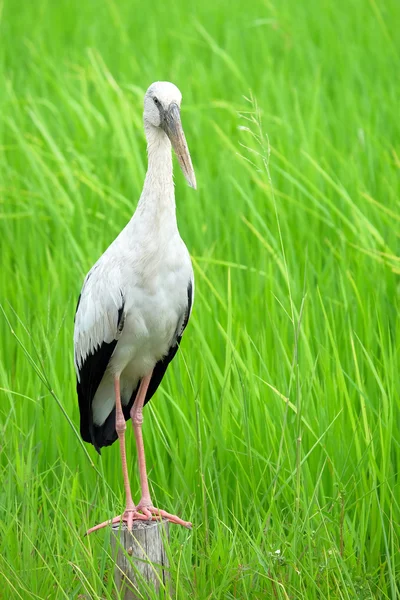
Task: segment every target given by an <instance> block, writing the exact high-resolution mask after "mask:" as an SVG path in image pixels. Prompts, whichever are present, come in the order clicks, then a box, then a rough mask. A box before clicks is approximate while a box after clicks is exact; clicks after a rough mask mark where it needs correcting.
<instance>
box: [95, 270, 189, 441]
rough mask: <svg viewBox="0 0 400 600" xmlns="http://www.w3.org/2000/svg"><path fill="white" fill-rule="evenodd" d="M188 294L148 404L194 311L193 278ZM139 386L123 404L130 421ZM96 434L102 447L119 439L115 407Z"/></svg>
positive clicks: (156, 371)
mask: <svg viewBox="0 0 400 600" xmlns="http://www.w3.org/2000/svg"><path fill="white" fill-rule="evenodd" d="M187 296H188V303H187V307H186V310H185V311H184V313H183V314H182V317H181V319H180V320H179V322H178V325H177V328H176V332H175V335H174V337H173V340H172V342H171V346H170V348H169V351H168V354H167V355H166V356H164V357H163V358H162V359H161V360H159V361H158V363H157V364H156V365H155V367H154V369H153V375H152V377H151V380H150V384H149V388H148V390H147V394H146V400H145V404H147V402H149V401H150V400H151V398H152V396H153V395H154V394H155V392H156V391H157V389H158V386H159V385H160V383H161V381H162V379H163V377H164V375H165V372H166V370H167V368H168V365H169V364H170V362H171V361H172V359H173V358H174V357H175V355H176V353H177V351H178V348H179V344H180V342H181V339H182V335H183V332H184V331H185V328H186V326H187V324H188V321H189V318H190V314H191V311H192V306H193V299H194V282H193V280H190V281H189V284H188V289H187ZM139 386H140V381H139V382H138V385H137V387H136V389H135V390H134V391H133V393H132V395H131V397H130V400H129V402H128V404H126V405H122V410H123V411H124V417H125V420H126V421H128V420H129V419H130V411H131V408H132V406H133V404H134V402H135V398H136V395H137V392H138V389H139ZM94 435H95V441H96V446H97V447H100V448H101V447H102V446H110V445H111V444H113V443H114V442H115V441H116V440H117V437H118V436H117V432H116V430H115V407H114V408H113V410H112V411H111V412H110V414H109V415H108V417H107V419H106V420H105V421H104V423H103V424H102V425H100V426H95V431H94Z"/></svg>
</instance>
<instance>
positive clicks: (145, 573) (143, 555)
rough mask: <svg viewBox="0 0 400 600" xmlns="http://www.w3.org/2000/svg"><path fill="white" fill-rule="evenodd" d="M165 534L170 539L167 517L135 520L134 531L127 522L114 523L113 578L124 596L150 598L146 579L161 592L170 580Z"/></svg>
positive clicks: (133, 599)
mask: <svg viewBox="0 0 400 600" xmlns="http://www.w3.org/2000/svg"><path fill="white" fill-rule="evenodd" d="M163 536H165V537H166V538H167V539H169V523H168V521H165V520H163V521H134V522H133V528H132V531H131V532H129V531H128V529H127V527H126V524H125V523H123V524H122V525H119V524H117V525H114V526H113V527H112V534H111V548H112V556H113V557H115V574H114V578H115V583H116V586H117V589H118V590H119V591H120V594H121V598H123V599H124V600H143V598H148V594H147V593H146V586H145V585H144V582H146V584H147V586H148V587H149V588H151V589H154V590H155V591H157V592H158V591H159V589H160V586H161V584H165V583H166V582H167V581H168V580H169V573H168V571H167V570H165V569H166V568H167V569H168V558H167V555H166V552H165V548H164V543H163Z"/></svg>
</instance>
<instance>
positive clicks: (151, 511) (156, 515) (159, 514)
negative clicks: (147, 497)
mask: <svg viewBox="0 0 400 600" xmlns="http://www.w3.org/2000/svg"><path fill="white" fill-rule="evenodd" d="M139 510H140V513H139V514H141V516H143V515H144V516H145V517H146V518H147V519H148V520H149V521H151V520H153V521H155V520H156V519H167V520H168V521H171V523H175V524H176V525H183V527H186V528H187V529H192V524H191V523H190V522H189V521H183V519H181V518H180V517H177V516H176V515H171V513H169V512H167V511H165V510H161V509H160V508H155V507H154V506H153V505H152V504H151V502H148V501H144V500H141V501H140V502H139V504H138V505H137V507H136V511H139Z"/></svg>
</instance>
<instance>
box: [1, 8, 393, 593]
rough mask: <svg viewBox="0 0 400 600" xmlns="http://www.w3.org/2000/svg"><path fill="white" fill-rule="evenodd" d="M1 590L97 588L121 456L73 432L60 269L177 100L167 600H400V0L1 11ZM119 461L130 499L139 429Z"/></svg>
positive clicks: (137, 165)
mask: <svg viewBox="0 0 400 600" xmlns="http://www.w3.org/2000/svg"><path fill="white" fill-rule="evenodd" d="M1 8H2V12H1V44H0V57H1V58H0V65H1V66H0V70H1V76H0V140H1V141H0V191H1V193H0V202H1V204H0V248H1V268H0V290H1V291H0V302H1V304H2V307H3V313H4V314H1V317H0V388H1V390H0V396H1V399H0V451H1V455H0V520H1V523H0V583H1V584H0V598H2V599H3V598H4V599H7V600H8V599H14V598H15V599H23V600H31V599H32V600H33V599H57V600H58V599H70V598H74V599H75V598H76V599H78V598H81V599H82V598H92V599H97V598H102V599H103V598H104V599H111V598H113V599H114V598H118V594H117V592H116V590H115V589H114V586H113V578H112V568H111V564H112V560H111V555H110V552H111V551H110V545H109V534H108V532H106V531H105V530H103V531H101V532H99V533H97V534H95V535H93V536H91V537H90V538H83V533H84V532H85V530H86V528H87V527H89V526H91V525H93V524H95V523H96V522H98V521H100V520H103V519H105V518H107V517H109V516H113V515H114V514H118V512H119V511H120V510H121V508H122V507H123V503H124V496H123V486H122V477H121V472H120V463H119V456H118V447H117V445H114V446H113V447H112V448H110V449H106V450H105V451H104V452H103V455H102V458H99V457H98V456H97V455H96V453H95V452H94V450H93V448H92V447H91V446H90V447H88V446H84V444H83V442H81V441H80V438H79V435H78V434H77V428H78V426H79V414H78V407H77V401H76V396H75V375H74V369H73V356H72V330H73V317H74V311H75V305H76V300H77V297H78V294H79V291H80V287H81V284H82V281H83V277H84V275H85V273H86V272H87V270H88V269H89V268H90V266H91V265H92V264H93V263H94V261H95V260H96V259H97V258H98V257H99V255H100V254H101V253H102V251H103V250H104V249H105V248H106V247H107V245H108V244H109V243H110V242H111V241H112V240H113V238H114V237H115V236H116V234H117V233H118V232H119V231H120V229H121V228H122V227H123V226H124V224H125V223H126V222H127V220H128V219H129V218H130V216H131V214H132V213H133V211H134V209H135V205H136V202H137V199H138V198H139V195H140V191H141V186H142V183H143V178H144V174H145V169H146V153H145V141H144V135H143V131H142V100H143V93H144V91H145V89H146V88H147V86H148V85H149V84H150V83H151V82H152V81H155V80H158V79H167V80H171V81H173V82H174V83H176V84H177V85H178V86H179V87H180V89H181V91H182V93H183V110H182V118H183V124H184V127H185V131H186V136H187V139H188V143H189V147H190V149H191V153H192V158H193V163H194V167H195V170H196V176H197V181H198V191H197V192H193V190H190V189H189V188H188V187H187V185H186V184H185V182H184V179H183V176H182V174H181V173H180V172H179V171H178V169H176V192H177V211H178V218H179V224H180V231H181V234H182V237H183V238H184V240H185V241H186V244H187V246H188V248H189V251H190V253H191V255H192V257H193V263H194V268H195V275H196V300H195V305H194V312H193V315H192V319H191V322H190V324H189V327H188V329H187V332H186V334H185V337H184V340H183V343H182V347H181V352H180V353H179V355H178V357H177V358H176V359H175V361H174V363H173V365H172V366H171V367H170V369H169V371H168V374H167V376H166V378H165V380H164V382H163V385H162V387H161V388H160V390H159V392H158V393H157V395H156V397H155V398H154V400H153V401H152V403H151V404H150V405H149V408H147V409H146V411H145V423H144V435H145V444H146V450H147V458H148V466H149V469H150V480H151V486H152V488H153V493H154V496H155V498H156V499H157V502H158V504H159V505H162V506H164V507H165V508H167V509H170V510H176V511H177V512H178V513H179V514H181V515H182V516H183V517H184V518H187V519H190V520H192V521H193V523H194V528H193V530H192V532H190V533H188V531H187V530H183V529H180V528H178V527H172V528H171V543H170V547H169V548H168V552H169V554H170V561H171V575H172V579H173V581H174V586H175V589H174V591H173V593H171V595H170V594H169V593H165V594H164V596H163V597H165V598H167V597H168V598H170V597H171V598H177V599H186V598H188V597H191V598H194V599H199V600H203V599H230V598H232V599H233V598H246V599H268V598H281V599H299V598H302V599H307V600H308V599H311V600H312V599H317V598H318V599H336V598H338V599H339V598H340V599H353V598H357V599H362V600H366V599H372V598H379V599H380V598H390V599H395V598H398V597H400V587H399V581H400V554H399V543H400V539H399V538H400V525H399V522H400V475H399V469H400V411H399V409H400V385H399V372H400V321H399V305H400V298H399V289H400V288H399V285H400V281H399V275H400V210H399V209H400V200H399V191H400V185H399V170H400V124H399V123H400V121H399V85H398V82H399V79H398V75H399V72H400V60H399V53H400V50H399V48H400V34H399V27H398V23H399V22H400V5H399V3H398V2H397V1H395V0H385V2H377V1H376V0H370V1H367V0H365V1H363V0H354V1H352V2H344V1H342V2H334V1H333V0H323V1H322V2H320V3H311V2H295V1H294V0H286V1H284V2H278V1H275V0H273V1H269V0H266V1H265V2H264V1H261V0H254V1H253V2H230V3H227V2H220V3H219V2H211V1H209V0H204V1H203V2H202V3H197V4H196V5H194V4H193V6H192V5H191V3H187V2H183V0H179V1H176V2H174V3H167V2H160V1H159V0H155V2H153V3H148V4H147V5H146V6H144V5H143V4H142V3H139V2H128V1H127V0H120V1H118V2H117V1H116V0H108V1H104V2H94V0H93V1H92V0H80V2H77V1H75V0H69V1H67V0H58V1H57V2H51V1H50V0H35V1H31V2H28V1H27V0H25V2H21V3H16V2H12V1H11V0H6V1H5V2H2V4H1ZM128 451H129V452H130V457H131V472H132V476H133V484H134V490H135V494H136V495H137V493H138V478H137V473H136V462H135V461H136V454H135V450H134V439H133V435H132V432H131V430H130V427H129V428H128Z"/></svg>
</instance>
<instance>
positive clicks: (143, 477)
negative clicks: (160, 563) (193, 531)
mask: <svg viewBox="0 0 400 600" xmlns="http://www.w3.org/2000/svg"><path fill="white" fill-rule="evenodd" d="M151 376H152V373H150V375H146V377H143V379H142V381H141V382H140V386H139V390H138V393H137V395H136V398H135V402H134V404H133V406H132V409H131V419H132V424H133V429H134V432H135V439H136V448H137V454H138V464H139V477H140V487H141V491H142V496H141V498H140V502H139V504H138V505H137V506H136V511H138V510H140V511H141V512H142V513H143V515H145V516H146V517H147V518H149V519H154V518H160V519H161V518H165V519H168V520H169V521H171V522H172V523H176V524H177V525H183V526H184V527H188V528H189V529H190V528H191V527H192V524H191V523H189V522H188V521H183V520H182V519H180V518H179V517H177V516H176V515H171V514H170V513H167V512H166V511H165V510H160V509H158V508H155V507H154V506H153V503H152V501H151V498H150V491H149V482H148V479H147V469H146V458H145V454H144V445H143V435H142V424H143V405H144V401H145V399H146V394H147V390H148V387H149V383H150V380H151ZM135 518H136V516H135Z"/></svg>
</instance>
